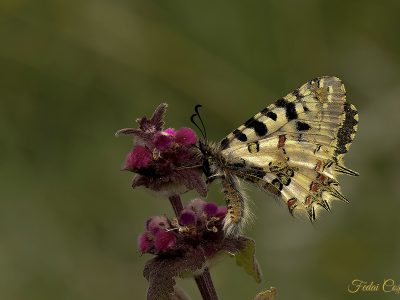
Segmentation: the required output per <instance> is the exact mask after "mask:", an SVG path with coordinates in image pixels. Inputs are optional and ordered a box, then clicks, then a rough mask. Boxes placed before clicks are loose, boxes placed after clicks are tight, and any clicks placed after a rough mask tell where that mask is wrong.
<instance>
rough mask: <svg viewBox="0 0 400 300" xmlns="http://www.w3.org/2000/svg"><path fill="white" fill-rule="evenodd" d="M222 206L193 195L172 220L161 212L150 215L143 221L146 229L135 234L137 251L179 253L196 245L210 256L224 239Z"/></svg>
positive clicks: (193, 249)
mask: <svg viewBox="0 0 400 300" xmlns="http://www.w3.org/2000/svg"><path fill="white" fill-rule="evenodd" d="M223 207H225V206H218V205H217V204H215V203H212V202H209V203H207V202H205V201H203V200H201V199H195V200H193V201H192V202H191V203H189V204H188V205H187V206H186V207H185V208H184V209H183V210H182V212H181V213H180V215H179V218H174V219H172V220H170V219H168V218H167V217H165V216H154V217H151V218H150V219H149V220H147V222H146V231H145V232H144V233H142V234H140V235H139V239H138V241H139V245H138V246H139V251H140V252H141V253H152V254H162V253H170V254H171V253H175V254H176V253H180V252H182V251H184V252H187V251H195V250H198V249H199V247H200V248H202V249H204V250H205V253H207V255H208V256H213V255H214V254H215V252H216V251H217V250H218V245H220V244H221V242H222V241H223V240H224V239H226V238H225V236H224V232H223V220H224V218H225V215H226V210H225V213H220V214H219V215H217V211H219V209H220V211H221V212H222V211H224V210H223Z"/></svg>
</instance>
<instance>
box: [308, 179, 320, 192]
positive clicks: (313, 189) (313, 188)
mask: <svg viewBox="0 0 400 300" xmlns="http://www.w3.org/2000/svg"><path fill="white" fill-rule="evenodd" d="M318 189H319V184H318V183H317V182H314V181H313V182H312V183H311V186H310V191H311V192H313V193H316V192H318Z"/></svg>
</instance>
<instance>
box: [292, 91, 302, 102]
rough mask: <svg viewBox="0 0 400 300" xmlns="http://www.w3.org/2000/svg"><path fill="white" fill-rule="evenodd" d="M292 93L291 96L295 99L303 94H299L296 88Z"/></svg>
mask: <svg viewBox="0 0 400 300" xmlns="http://www.w3.org/2000/svg"><path fill="white" fill-rule="evenodd" d="M292 94H293V96H295V97H296V99H297V100H299V99H301V98H303V95H302V94H300V91H299V90H298V89H296V90H294V91H293V92H292Z"/></svg>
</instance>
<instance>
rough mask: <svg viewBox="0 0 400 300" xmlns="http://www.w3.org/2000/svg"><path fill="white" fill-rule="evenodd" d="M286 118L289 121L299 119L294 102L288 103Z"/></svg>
mask: <svg viewBox="0 0 400 300" xmlns="http://www.w3.org/2000/svg"><path fill="white" fill-rule="evenodd" d="M286 118H287V120H288V121H291V120H294V119H297V111H296V105H295V104H294V103H293V102H288V103H287V104H286Z"/></svg>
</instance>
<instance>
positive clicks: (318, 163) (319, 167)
mask: <svg viewBox="0 0 400 300" xmlns="http://www.w3.org/2000/svg"><path fill="white" fill-rule="evenodd" d="M321 165H322V161H320V160H317V164H316V165H315V168H314V170H315V171H317V172H319V171H320V170H321Z"/></svg>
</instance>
